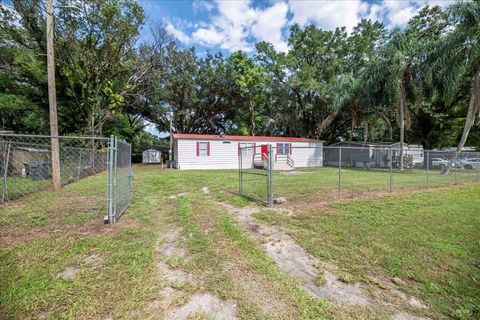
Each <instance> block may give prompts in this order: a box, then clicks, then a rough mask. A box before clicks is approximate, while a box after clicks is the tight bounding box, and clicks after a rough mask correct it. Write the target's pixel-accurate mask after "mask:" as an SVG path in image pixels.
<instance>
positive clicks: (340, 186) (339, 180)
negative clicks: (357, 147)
mask: <svg viewBox="0 0 480 320" xmlns="http://www.w3.org/2000/svg"><path fill="white" fill-rule="evenodd" d="M338 196H339V197H341V196H342V147H340V148H339V149H338Z"/></svg>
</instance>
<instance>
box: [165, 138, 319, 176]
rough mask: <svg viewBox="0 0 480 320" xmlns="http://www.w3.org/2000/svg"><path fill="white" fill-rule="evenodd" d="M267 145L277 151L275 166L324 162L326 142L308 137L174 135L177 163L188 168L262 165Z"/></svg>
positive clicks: (296, 165)
mask: <svg viewBox="0 0 480 320" xmlns="http://www.w3.org/2000/svg"><path fill="white" fill-rule="evenodd" d="M268 145H270V146H272V147H273V148H274V149H273V154H274V157H275V158H274V169H276V170H291V169H293V168H295V167H309V166H322V165H323V141H320V140H315V139H305V138H288V137H262V136H231V135H202V134H174V135H173V149H174V151H173V155H174V166H175V168H177V169H179V170H187V169H237V168H238V167H239V158H240V157H239V153H240V150H241V152H242V157H241V159H242V168H249V167H250V168H253V167H258V166H260V167H262V166H264V165H265V154H266V153H267V150H268Z"/></svg>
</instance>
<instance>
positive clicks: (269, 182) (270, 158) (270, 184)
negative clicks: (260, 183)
mask: <svg viewBox="0 0 480 320" xmlns="http://www.w3.org/2000/svg"><path fill="white" fill-rule="evenodd" d="M272 155H273V152H272V146H271V145H270V144H269V145H268V159H267V161H268V166H267V189H268V206H269V207H271V206H273V181H272V170H273V156H272Z"/></svg>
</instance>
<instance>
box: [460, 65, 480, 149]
mask: <svg viewBox="0 0 480 320" xmlns="http://www.w3.org/2000/svg"><path fill="white" fill-rule="evenodd" d="M479 109H480V69H479V70H478V71H477V74H476V75H475V78H473V85H472V94H471V96H470V102H469V104H468V112H467V118H466V119H465V127H464V128H463V134H462V138H461V139H460V142H459V143H458V147H457V151H458V152H460V151H462V148H463V147H464V145H465V142H467V138H468V134H469V133H470V129H472V127H473V124H474V123H475V115H476V114H477V113H478V112H479Z"/></svg>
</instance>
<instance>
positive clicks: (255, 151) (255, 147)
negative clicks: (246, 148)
mask: <svg viewBox="0 0 480 320" xmlns="http://www.w3.org/2000/svg"><path fill="white" fill-rule="evenodd" d="M256 153H257V144H256V143H255V142H254V143H253V154H254V155H255V154H256Z"/></svg>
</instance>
